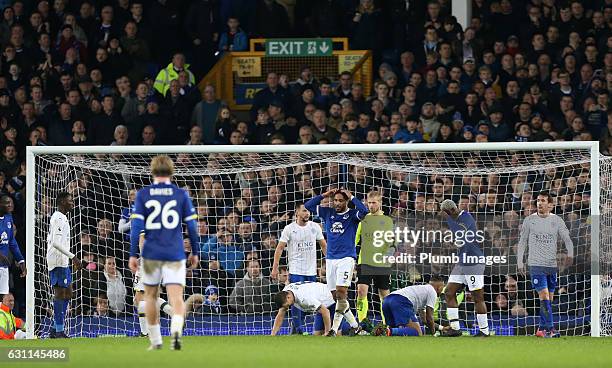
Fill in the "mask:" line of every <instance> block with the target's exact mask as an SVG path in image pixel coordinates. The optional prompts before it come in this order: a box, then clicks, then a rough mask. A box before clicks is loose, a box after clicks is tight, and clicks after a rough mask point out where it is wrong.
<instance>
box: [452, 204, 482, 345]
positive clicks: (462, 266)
mask: <svg viewBox="0 0 612 368" xmlns="http://www.w3.org/2000/svg"><path fill="white" fill-rule="evenodd" d="M440 209H441V210H442V214H443V215H445V216H446V221H447V223H448V228H449V229H450V231H452V233H453V235H454V238H455V239H454V240H455V245H457V246H460V248H459V254H458V256H459V263H458V264H456V265H455V267H453V270H452V271H451V275H450V277H449V278H448V284H447V285H446V290H445V293H444V295H445V297H446V305H447V313H448V320H449V322H450V327H451V328H450V330H448V331H447V332H446V333H444V334H442V336H447V337H457V336H462V335H463V334H462V333H461V330H460V326H459V303H458V302H457V292H459V291H461V290H462V289H463V285H467V287H468V290H469V291H470V293H471V294H472V296H473V297H474V308H475V310H476V319H477V320H478V328H479V329H480V331H478V334H476V335H474V336H481V337H486V336H489V321H488V320H487V306H486V304H485V301H484V290H483V287H484V270H485V265H484V264H483V263H480V261H472V260H470V259H468V258H467V257H477V258H478V259H482V258H484V253H483V252H482V249H480V246H479V245H478V241H479V237H478V236H477V234H478V229H477V228H476V220H474V217H472V215H471V214H470V213H469V212H467V211H459V209H458V208H457V205H456V204H455V202H453V201H451V200H450V199H446V200H444V201H442V203H441V204H440Z"/></svg>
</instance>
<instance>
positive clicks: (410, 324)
mask: <svg viewBox="0 0 612 368" xmlns="http://www.w3.org/2000/svg"><path fill="white" fill-rule="evenodd" d="M443 289H444V281H442V279H440V278H438V277H435V276H434V277H432V278H431V280H430V281H429V284H425V285H413V286H408V287H405V288H402V289H399V290H395V291H394V292H392V293H391V294H389V295H387V297H386V298H385V299H384V300H383V304H382V310H383V315H384V317H385V321H386V325H385V324H380V325H378V326H377V327H376V329H374V332H373V333H372V334H373V335H374V336H421V335H422V334H423V332H422V331H421V325H420V323H419V319H418V318H417V313H419V311H421V310H425V323H426V325H427V327H428V329H429V332H430V333H431V334H432V335H433V334H435V333H436V331H442V330H443V328H442V326H440V325H438V324H436V323H435V322H434V315H433V313H434V305H435V303H436V299H437V298H438V296H439V295H440V294H441V293H442V290H443Z"/></svg>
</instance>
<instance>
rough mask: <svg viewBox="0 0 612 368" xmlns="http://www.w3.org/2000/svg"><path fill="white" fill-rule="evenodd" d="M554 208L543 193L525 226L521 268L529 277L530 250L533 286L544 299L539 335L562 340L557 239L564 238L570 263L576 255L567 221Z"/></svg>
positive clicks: (521, 250) (539, 296) (550, 200)
mask: <svg viewBox="0 0 612 368" xmlns="http://www.w3.org/2000/svg"><path fill="white" fill-rule="evenodd" d="M552 206H553V201H552V197H551V196H550V194H549V193H548V192H541V193H540V194H538V198H537V213H534V214H531V215H529V216H528V217H527V218H526V219H525V221H523V226H522V227H521V237H520V239H519V246H518V267H519V270H520V272H521V273H522V274H525V265H524V263H523V257H524V254H525V247H529V253H528V255H527V265H528V266H529V274H530V276H531V285H532V286H533V288H534V289H535V291H536V292H537V293H538V298H539V300H540V326H539V329H538V332H537V333H536V336H538V337H560V334H559V333H558V332H557V331H556V330H555V328H554V320H553V313H552V302H553V299H554V294H555V287H556V286H557V267H558V266H557V239H558V238H559V237H561V239H563V243H564V244H565V249H567V259H568V261H567V262H568V264H571V262H572V257H573V256H574V244H573V243H572V239H571V238H570V235H569V230H568V229H567V226H566V225H565V222H564V221H563V219H562V218H561V217H559V216H557V215H555V214H554V213H550V209H551V207H552Z"/></svg>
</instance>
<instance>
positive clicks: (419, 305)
mask: <svg viewBox="0 0 612 368" xmlns="http://www.w3.org/2000/svg"><path fill="white" fill-rule="evenodd" d="M391 294H398V295H401V296H403V297H405V298H406V299H408V300H410V302H411V303H412V306H413V307H414V310H415V311H418V310H422V309H425V307H431V308H433V307H434V305H435V303H436V299H437V298H438V294H437V293H436V289H434V287H433V286H431V285H429V284H425V285H413V286H408V287H405V288H402V289H399V290H396V291H394V292H392V293H391Z"/></svg>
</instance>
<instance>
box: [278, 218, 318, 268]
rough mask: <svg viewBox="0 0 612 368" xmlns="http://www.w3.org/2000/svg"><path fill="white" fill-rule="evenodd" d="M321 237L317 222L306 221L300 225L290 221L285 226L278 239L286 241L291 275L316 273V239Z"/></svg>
mask: <svg viewBox="0 0 612 368" xmlns="http://www.w3.org/2000/svg"><path fill="white" fill-rule="evenodd" d="M322 239H323V231H322V230H321V226H319V225H318V224H316V223H314V222H312V221H308V222H307V223H306V225H304V226H300V225H298V223H297V222H292V223H290V224H289V225H287V226H285V228H284V229H283V232H282V233H281V237H280V241H282V242H285V243H287V263H288V264H289V273H290V274H292V275H302V276H313V275H316V274H317V241H318V240H322Z"/></svg>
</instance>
